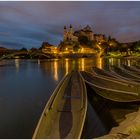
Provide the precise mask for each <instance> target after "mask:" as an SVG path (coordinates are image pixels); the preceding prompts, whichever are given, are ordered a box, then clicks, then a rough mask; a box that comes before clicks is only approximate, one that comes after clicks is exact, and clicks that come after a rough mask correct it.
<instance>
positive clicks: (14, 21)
mask: <svg viewBox="0 0 140 140" xmlns="http://www.w3.org/2000/svg"><path fill="white" fill-rule="evenodd" d="M69 24H72V25H73V28H74V30H76V29H80V28H81V27H84V26H86V25H87V24H88V25H90V26H91V27H92V29H93V32H94V33H103V34H106V35H111V36H112V37H115V38H116V39H117V40H118V41H120V42H131V41H136V40H140V2H139V1H136V2H130V1H125V2H122V1H116V2H115V1H112V2H109V1H108V2H105V1H103V2H101V1H99V2H96V1H88V2H86V1H83V2H80V1H78V2H76V1H70V2H68V1H65V2H64V1H62V2H58V1H56V2H54V1H52V2H49V1H42V2H36V1H34V2H31V1H24V2H19V1H17V2H16V1H15V2H2V1H0V46H5V47H8V48H21V47H26V48H31V47H40V45H41V43H42V41H48V42H50V43H52V44H54V45H57V44H58V43H59V42H60V40H62V37H63V26H64V25H67V26H69Z"/></svg>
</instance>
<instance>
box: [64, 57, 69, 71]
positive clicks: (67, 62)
mask: <svg viewBox="0 0 140 140" xmlns="http://www.w3.org/2000/svg"><path fill="white" fill-rule="evenodd" d="M65 70H66V72H65V74H68V73H69V60H68V58H66V59H65Z"/></svg>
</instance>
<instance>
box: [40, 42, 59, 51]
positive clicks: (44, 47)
mask: <svg viewBox="0 0 140 140" xmlns="http://www.w3.org/2000/svg"><path fill="white" fill-rule="evenodd" d="M40 50H41V51H42V52H43V53H57V48H56V47H55V46H53V45H51V44H49V43H48V42H43V43H42V46H41V48H40Z"/></svg>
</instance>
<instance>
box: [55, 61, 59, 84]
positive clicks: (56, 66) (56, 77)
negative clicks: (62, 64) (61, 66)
mask: <svg viewBox="0 0 140 140" xmlns="http://www.w3.org/2000/svg"><path fill="white" fill-rule="evenodd" d="M54 79H55V80H56V81H58V62H57V61H56V60H55V61H54Z"/></svg>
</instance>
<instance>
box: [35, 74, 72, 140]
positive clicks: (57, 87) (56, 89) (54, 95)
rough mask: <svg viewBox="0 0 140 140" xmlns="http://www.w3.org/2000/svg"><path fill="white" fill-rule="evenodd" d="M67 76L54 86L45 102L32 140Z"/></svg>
mask: <svg viewBox="0 0 140 140" xmlns="http://www.w3.org/2000/svg"><path fill="white" fill-rule="evenodd" d="M68 76H70V75H68V74H67V75H64V76H63V78H62V79H61V81H60V82H59V83H58V85H57V86H56V88H55V90H54V91H53V93H52V95H51V96H50V98H49V100H48V101H47V103H46V105H45V107H44V109H43V112H42V113H41V116H40V118H39V121H38V123H37V126H36V128H35V131H34V133H33V136H32V139H35V137H36V135H37V133H38V129H39V127H40V124H41V121H42V119H43V117H44V114H46V110H47V109H48V110H50V109H51V106H50V104H51V105H52V103H53V101H54V99H55V97H56V95H57V91H59V90H60V88H61V85H62V83H63V82H64V81H65V79H66V78H68Z"/></svg>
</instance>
